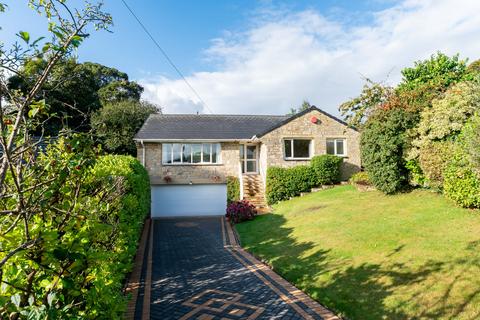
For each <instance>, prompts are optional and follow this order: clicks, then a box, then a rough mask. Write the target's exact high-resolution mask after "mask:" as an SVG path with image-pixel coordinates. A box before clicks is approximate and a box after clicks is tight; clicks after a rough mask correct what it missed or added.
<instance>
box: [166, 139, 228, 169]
mask: <svg viewBox="0 0 480 320" xmlns="http://www.w3.org/2000/svg"><path fill="white" fill-rule="evenodd" d="M204 144H209V145H210V153H209V154H210V161H204V158H205V157H204V153H203V147H204ZM166 145H170V150H171V154H170V161H171V162H170V163H168V162H165V155H164V153H163V152H164V150H165V149H164V148H165V146H166ZM173 145H180V161H179V162H173V156H174V152H173ZM185 145H190V162H183V147H184V146H185ZM193 145H200V148H201V150H202V151H201V156H200V159H201V160H200V162H196V163H193ZM217 146H218V147H217ZM214 148H215V149H216V151H217V161H216V162H212V153H213V152H212V151H213V150H214ZM221 154H222V144H221V143H219V142H194V143H193V142H192V143H188V142H187V143H178V142H165V143H162V165H164V166H198V165H203V166H204V165H220V164H222V158H221Z"/></svg>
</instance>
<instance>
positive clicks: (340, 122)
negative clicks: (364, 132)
mask: <svg viewBox="0 0 480 320" xmlns="http://www.w3.org/2000/svg"><path fill="white" fill-rule="evenodd" d="M314 111H316V112H318V113H320V114H322V115H323V116H325V117H328V118H330V119H332V120H335V121H336V122H338V123H339V124H342V125H343V126H345V127H349V128H350V129H352V130H354V131H358V130H357V129H356V128H354V127H352V126H349V125H348V123H346V122H345V121H343V120H341V119H339V118H337V117H335V116H333V115H331V114H330V113H328V112H325V111H323V110H322V109H319V108H317V107H316V106H311V107H310V108H308V109H305V110H303V111H302V112H299V113H296V114H295V115H293V116H291V117H289V118H287V119H285V120H283V121H281V122H279V123H277V124H276V125H274V126H272V127H271V128H268V129H267V130H265V131H263V132H260V133H258V134H257V135H256V137H257V138H261V137H263V136H265V135H266V134H268V133H270V132H271V131H274V130H276V129H278V128H280V127H282V126H284V125H286V124H288V123H290V122H291V121H294V120H295V119H298V118H301V117H303V116H305V115H307V114H309V113H311V112H314Z"/></svg>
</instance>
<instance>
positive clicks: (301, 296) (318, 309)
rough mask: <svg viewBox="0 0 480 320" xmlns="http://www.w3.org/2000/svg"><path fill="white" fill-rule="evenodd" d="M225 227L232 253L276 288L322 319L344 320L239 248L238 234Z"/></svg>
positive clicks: (257, 258) (231, 228)
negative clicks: (241, 258)
mask: <svg viewBox="0 0 480 320" xmlns="http://www.w3.org/2000/svg"><path fill="white" fill-rule="evenodd" d="M225 224H226V225H227V234H228V238H229V241H230V246H231V247H232V248H233V249H234V251H236V252H238V253H239V254H241V255H242V256H243V257H244V258H246V259H247V260H248V261H250V262H251V263H252V264H253V265H255V266H257V269H260V270H261V271H262V272H264V273H265V274H266V275H267V276H268V277H269V278H271V279H272V280H273V281H274V282H276V284H277V285H278V286H281V287H282V288H283V289H285V290H287V291H288V293H289V294H290V295H292V296H293V297H295V298H296V299H297V301H300V302H302V303H303V304H305V305H306V306H307V307H308V308H310V309H311V310H313V311H314V312H315V313H316V314H317V315H319V316H320V317H322V319H325V320H345V318H342V317H341V316H339V315H337V314H336V313H335V312H333V311H332V310H330V309H328V308H327V307H325V306H324V305H322V304H321V303H320V302H318V301H316V300H315V299H313V298H312V297H310V296H309V295H308V294H306V293H305V292H303V291H302V290H300V289H298V288H297V287H296V286H295V285H294V284H293V283H290V282H289V281H287V280H286V279H285V278H283V277H282V276H281V275H279V274H278V273H276V272H275V271H274V270H273V269H272V268H271V266H269V265H268V264H266V263H265V262H263V261H262V260H261V259H259V257H257V256H256V255H254V254H252V253H250V252H249V251H247V250H246V249H244V248H243V247H242V246H241V242H240V235H239V234H238V232H237V230H236V228H235V227H233V226H232V225H231V224H230V223H228V222H227V223H225Z"/></svg>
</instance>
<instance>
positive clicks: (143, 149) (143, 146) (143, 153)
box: [140, 140, 145, 167]
mask: <svg viewBox="0 0 480 320" xmlns="http://www.w3.org/2000/svg"><path fill="white" fill-rule="evenodd" d="M140 144H141V145H142V165H143V166H144V167H145V145H144V144H143V140H140Z"/></svg>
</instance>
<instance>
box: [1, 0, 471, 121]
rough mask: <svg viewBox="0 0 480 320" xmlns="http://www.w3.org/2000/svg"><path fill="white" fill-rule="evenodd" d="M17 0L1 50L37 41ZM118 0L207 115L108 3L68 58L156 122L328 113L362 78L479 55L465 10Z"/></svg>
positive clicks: (467, 4)
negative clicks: (143, 104) (138, 96)
mask: <svg viewBox="0 0 480 320" xmlns="http://www.w3.org/2000/svg"><path fill="white" fill-rule="evenodd" d="M26 2H27V1H26V0H25V1H12V0H11V1H7V3H8V4H9V10H8V11H7V12H6V13H4V14H2V15H1V16H0V17H1V19H0V26H1V27H2V30H0V39H2V40H3V41H4V42H6V43H11V42H12V41H14V39H15V36H14V34H15V33H16V32H18V31H19V30H26V31H30V32H31V33H32V34H33V35H38V36H40V35H43V34H45V32H44V30H46V23H45V21H44V19H43V18H39V17H38V16H37V15H36V14H35V13H34V12H33V11H31V10H30V9H28V8H27V5H26ZM127 2H128V4H129V5H130V6H131V8H132V9H133V10H134V11H135V12H136V14H137V15H138V16H139V18H140V19H141V20H142V22H143V23H144V24H145V25H146V26H147V28H149V30H150V31H151V33H152V34H153V36H154V37H155V38H156V39H157V41H158V42H159V43H160V44H161V45H162V47H163V48H164V49H165V51H166V52H167V53H168V54H169V56H170V57H171V59H172V60H173V61H174V62H175V63H176V65H177V66H178V67H179V68H180V70H182V72H183V73H184V74H185V76H187V79H188V80H189V82H190V83H191V84H192V85H193V86H194V87H195V89H196V90H197V91H198V92H199V93H200V95H201V96H202V98H203V99H204V100H205V101H206V103H207V104H208V106H209V108H206V107H205V106H203V105H202V103H201V102H200V101H198V99H196V97H195V96H194V95H192V92H190V91H189V89H188V87H187V86H186V85H185V84H184V83H183V82H182V81H179V79H178V78H179V77H178V75H177V74H176V73H175V72H174V70H173V69H172V68H171V66H170V65H168V63H167V62H166V61H165V59H164V57H163V56H162V55H161V54H160V52H159V51H158V49H157V48H156V47H155V46H154V44H153V43H152V42H151V41H150V40H149V39H148V37H147V36H146V35H145V34H144V33H143V31H142V30H141V28H140V27H139V26H138V24H137V23H136V21H135V20H134V19H133V17H132V16H131V15H130V13H129V12H128V11H127V10H126V8H125V7H124V6H123V4H122V3H121V2H120V1H119V0H110V1H106V5H105V10H106V11H108V12H110V13H111V14H112V16H113V19H114V26H113V27H112V33H107V32H93V33H92V35H91V37H90V38H89V39H88V40H87V41H86V42H85V43H84V44H83V45H82V47H81V48H80V49H79V52H78V55H79V59H80V60H81V61H94V62H98V63H102V64H105V65H107V66H112V67H116V68H118V69H120V70H122V71H125V72H127V73H128V74H129V75H130V77H131V78H132V79H135V80H137V81H140V82H141V83H142V84H143V85H144V86H145V88H146V91H145V95H144V98H145V99H148V100H151V101H153V102H156V103H159V104H160V105H161V106H162V107H164V111H165V112H195V111H200V112H209V111H208V109H211V110H213V112H214V113H284V112H286V111H288V109H289V108H290V107H291V106H293V105H296V104H300V103H301V101H302V100H303V99H307V100H309V101H311V102H312V103H314V104H316V105H318V106H320V107H322V108H324V109H325V110H326V111H329V112H332V113H337V107H338V104H339V103H341V102H342V101H344V100H346V99H348V98H349V97H350V96H353V95H355V94H356V93H358V90H359V89H360V88H361V85H362V79H361V77H362V76H368V77H371V78H374V79H376V80H385V79H387V80H388V81H392V82H395V81H398V79H399V74H400V73H399V71H400V70H401V68H402V67H404V66H406V65H409V64H411V63H412V62H413V61H414V60H418V59H423V58H426V57H428V56H429V55H430V54H432V53H434V52H436V51H437V50H442V51H444V52H446V53H448V54H454V53H457V52H459V53H460V54H461V56H462V57H470V58H471V59H475V58H478V57H475V56H472V55H474V54H476V53H477V52H479V50H478V49H479V45H477V44H475V43H478V41H477V40H475V39H476V36H475V37H474V34H477V33H476V32H475V31H478V30H479V27H480V22H479V21H478V18H476V17H475V16H474V12H479V11H480V8H479V5H478V1H475V0H460V1H453V0H452V1H448V0H437V1H433V0H431V1H428V0H425V1H419V0H418V1H415V0H405V1H393V0H392V1H389V0H366V1H345V0H343V1H342V0H323V1H312V0H301V1H252V0H230V1H226V0H225V1H218V0H217V1H213V0H205V1H173V0H171V1H153V0H146V1H132V0H127ZM459 2H462V3H459ZM72 3H79V1H77V0H73V2H72ZM459 8H461V9H460V10H458V9H459ZM477 9H478V10H477ZM473 41H475V43H472V42H473Z"/></svg>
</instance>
